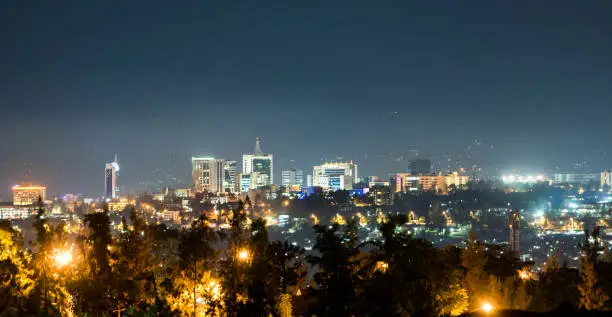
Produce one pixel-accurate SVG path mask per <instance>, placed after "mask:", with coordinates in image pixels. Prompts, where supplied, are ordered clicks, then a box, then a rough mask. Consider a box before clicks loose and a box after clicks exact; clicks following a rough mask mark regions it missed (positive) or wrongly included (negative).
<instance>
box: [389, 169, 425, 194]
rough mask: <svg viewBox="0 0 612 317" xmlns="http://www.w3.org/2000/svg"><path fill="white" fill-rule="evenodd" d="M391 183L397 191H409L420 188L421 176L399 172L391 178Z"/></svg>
mask: <svg viewBox="0 0 612 317" xmlns="http://www.w3.org/2000/svg"><path fill="white" fill-rule="evenodd" d="M390 183H391V187H392V189H393V192H395V193H407V192H414V191H417V190H419V177H418V176H415V175H412V174H411V173H397V174H395V175H394V176H393V177H392V178H391V182H390Z"/></svg>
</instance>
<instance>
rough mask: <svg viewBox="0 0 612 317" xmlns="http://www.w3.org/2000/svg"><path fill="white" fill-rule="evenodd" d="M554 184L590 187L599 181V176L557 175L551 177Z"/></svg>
mask: <svg viewBox="0 0 612 317" xmlns="http://www.w3.org/2000/svg"><path fill="white" fill-rule="evenodd" d="M553 181H554V182H555V183H567V184H580V185H590V184H593V183H599V182H600V181H601V174H577V173H557V174H554V175H553Z"/></svg>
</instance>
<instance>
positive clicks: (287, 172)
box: [281, 168, 304, 188]
mask: <svg viewBox="0 0 612 317" xmlns="http://www.w3.org/2000/svg"><path fill="white" fill-rule="evenodd" d="M281 185H282V186H284V187H286V188H290V187H301V186H302V185H304V171H302V170H300V169H295V168H283V169H282V171H281Z"/></svg>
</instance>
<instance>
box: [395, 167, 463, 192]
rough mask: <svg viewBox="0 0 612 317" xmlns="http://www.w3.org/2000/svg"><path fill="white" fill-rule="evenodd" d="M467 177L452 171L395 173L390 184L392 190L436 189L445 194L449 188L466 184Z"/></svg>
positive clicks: (456, 187) (458, 187) (459, 187)
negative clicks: (423, 173)
mask: <svg viewBox="0 0 612 317" xmlns="http://www.w3.org/2000/svg"><path fill="white" fill-rule="evenodd" d="M468 181H469V177H468V176H467V175H461V174H459V173H458V172H453V173H450V174H447V175H442V174H427V175H413V174H412V173H397V174H395V175H394V176H393V177H392V178H391V182H390V186H391V188H392V191H393V192H396V193H397V192H402V193H408V192H416V191H419V190H420V191H436V192H438V193H441V194H447V193H448V191H449V190H450V189H451V188H453V187H454V188H455V189H461V188H464V187H465V186H467V183H468Z"/></svg>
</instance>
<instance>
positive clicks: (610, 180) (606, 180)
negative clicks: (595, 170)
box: [600, 171, 612, 188]
mask: <svg viewBox="0 0 612 317" xmlns="http://www.w3.org/2000/svg"><path fill="white" fill-rule="evenodd" d="M600 176H601V177H600V178H601V179H600V185H601V188H604V187H608V188H612V172H610V171H604V172H601V175H600Z"/></svg>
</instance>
